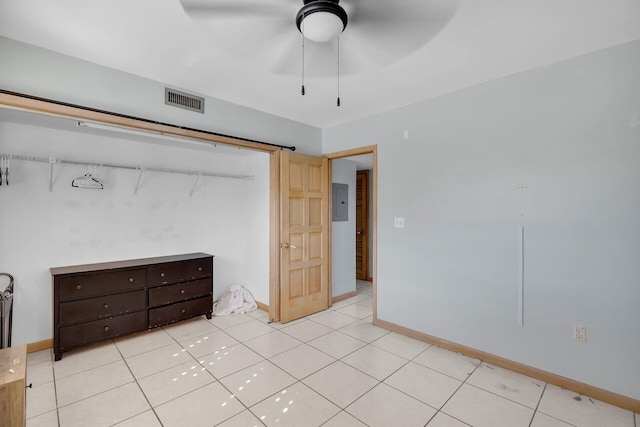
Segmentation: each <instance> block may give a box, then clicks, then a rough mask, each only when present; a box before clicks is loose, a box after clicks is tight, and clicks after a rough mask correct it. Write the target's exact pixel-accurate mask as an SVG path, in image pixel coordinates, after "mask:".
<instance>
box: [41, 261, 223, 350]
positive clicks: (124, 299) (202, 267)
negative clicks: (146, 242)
mask: <svg viewBox="0 0 640 427" xmlns="http://www.w3.org/2000/svg"><path fill="white" fill-rule="evenodd" d="M51 277H52V281H53V351H54V354H55V360H60V359H61V358H62V353H64V352H65V351H69V350H71V349H73V348H76V347H79V346H83V345H86V344H91V343H95V342H98V341H103V340H108V339H111V338H116V337H120V336H123V335H128V334H132V333H135V332H140V331H144V330H147V329H150V328H155V327H158V326H162V325H166V324H169V323H173V322H177V321H180V320H184V319H188V318H191V317H195V316H201V315H203V314H204V315H206V316H207V318H208V319H211V315H212V304H213V255H209V254H205V253H193V254H184V255H174V256H166V257H157V258H144V259H135V260H127V261H117V262H106V263H100V264H85V265H76V266H69V267H57V268H52V269H51Z"/></svg>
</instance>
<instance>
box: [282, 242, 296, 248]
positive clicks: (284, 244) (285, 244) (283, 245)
mask: <svg viewBox="0 0 640 427" xmlns="http://www.w3.org/2000/svg"><path fill="white" fill-rule="evenodd" d="M280 247H281V248H282V249H289V248H291V249H296V248H297V246H296V245H290V244H288V243H280Z"/></svg>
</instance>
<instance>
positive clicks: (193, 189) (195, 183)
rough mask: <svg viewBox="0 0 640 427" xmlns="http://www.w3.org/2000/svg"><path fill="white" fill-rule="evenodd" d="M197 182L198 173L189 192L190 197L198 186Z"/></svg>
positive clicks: (198, 179)
mask: <svg viewBox="0 0 640 427" xmlns="http://www.w3.org/2000/svg"><path fill="white" fill-rule="evenodd" d="M198 181H200V174H199V173H198V174H197V175H196V180H195V182H194V183H193V187H191V192H190V193H189V196H190V197H193V193H195V192H196V186H197V185H198Z"/></svg>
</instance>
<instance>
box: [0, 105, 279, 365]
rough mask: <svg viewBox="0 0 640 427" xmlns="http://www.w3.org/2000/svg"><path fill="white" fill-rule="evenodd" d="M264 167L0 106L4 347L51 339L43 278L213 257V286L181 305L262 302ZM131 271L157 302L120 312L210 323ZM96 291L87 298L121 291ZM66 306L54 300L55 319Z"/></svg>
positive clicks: (234, 155) (260, 155)
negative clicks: (7, 300)
mask: <svg viewBox="0 0 640 427" xmlns="http://www.w3.org/2000/svg"><path fill="white" fill-rule="evenodd" d="M269 161H270V155H269V154H268V153H265V152H258V151H251V150H248V149H240V148H238V147H232V146H229V145H220V144H212V143H203V142H202V141H198V140H190V139H187V138H174V137H170V136H167V135H163V134H162V133H147V132H139V131H133V132H132V131H131V130H130V129H126V128H122V127H113V126H95V127H94V126H87V125H86V124H84V122H80V121H78V120H74V119H70V118H65V117H54V116H50V115H43V114H38V113H34V112H26V111H19V110H15V109H8V108H2V107H0V170H1V171H2V185H1V186H0V236H1V238H0V271H8V272H11V274H12V275H13V276H14V277H15V295H14V304H13V310H14V312H13V341H14V342H15V343H16V344H21V343H38V342H44V341H47V340H51V339H52V338H53V335H54V326H55V327H56V328H58V329H56V331H57V332H58V333H59V332H60V329H59V328H60V327H61V326H60V325H59V324H58V325H54V309H53V308H52V307H54V304H53V302H54V287H53V286H52V274H51V272H52V271H57V272H60V271H61V270H56V269H58V268H60V267H64V266H77V265H86V264H95V263H98V264H100V263H112V262H120V261H126V260H135V259H148V258H155V257H167V256H173V255H176V254H194V253H203V254H211V255H214V256H215V269H212V270H211V271H210V272H209V274H210V282H207V286H204V285H202V286H200V287H198V288H197V289H195V288H189V292H191V291H193V292H195V294H193V295H191V294H190V297H189V298H187V299H189V300H190V301H196V300H197V301H200V299H202V298H206V299H207V300H210V299H216V298H217V297H219V296H220V295H222V294H223V293H225V292H226V291H227V290H228V289H229V287H230V286H231V285H234V284H240V285H242V286H244V287H246V288H247V289H249V290H250V291H251V292H252V294H253V295H254V296H255V298H256V300H258V301H260V302H264V303H267V304H268V302H269ZM159 259H163V258H159ZM164 259H166V258H164ZM185 262H186V261H185ZM207 265H208V264H207ZM248 266H251V268H247V267H248ZM140 268H141V269H142V270H141V271H143V273H144V274H142V276H140V281H141V282H139V281H137V279H136V278H134V281H136V282H137V283H142V287H141V289H143V290H144V289H150V288H157V289H156V291H155V293H156V294H155V295H151V294H152V293H153V292H151V293H149V294H146V293H145V294H144V298H142V299H144V300H145V302H144V304H143V305H142V306H141V307H138V306H136V307H133V308H131V307H128V306H127V307H124V308H123V310H124V311H123V313H125V312H127V310H128V311H130V312H132V313H135V312H141V311H142V312H144V313H145V316H147V315H148V314H149V313H150V312H151V311H152V310H153V309H156V311H154V312H153V313H155V314H157V315H158V316H159V317H158V319H157V320H158V321H157V322H156V323H158V325H160V324H163V323H169V322H172V321H173V318H174V317H177V318H181V316H182V317H188V315H187V314H185V313H186V312H185V313H181V312H180V310H181V309H184V310H187V309H189V310H190V309H191V308H194V309H195V311H194V312H193V313H195V312H196V311H197V312H198V313H197V314H193V313H191V314H193V315H200V314H208V310H200V308H201V307H200V305H198V303H197V302H191V303H189V304H187V305H185V306H184V307H181V306H180V307H179V304H177V303H180V304H181V303H182V298H181V297H180V296H179V295H178V296H177V297H176V298H174V299H171V298H170V301H169V300H167V301H164V300H162V301H160V302H158V301H159V300H157V301H156V300H154V298H156V297H157V298H160V299H162V298H163V295H164V294H166V293H167V292H169V293H171V290H172V289H173V288H171V289H160V288H161V287H162V282H159V283H158V284H155V285H153V286H151V284H149V283H147V282H148V281H149V280H150V275H149V274H150V273H149V271H151V270H152V267H149V266H142V267H140ZM51 269H53V270H51ZM136 271H137V270H136ZM82 274H89V273H88V272H84V273H82ZM82 274H80V275H82ZM125 275H126V274H125ZM131 277H133V276H131ZM128 278H129V276H127V277H126V278H125V279H127V280H128ZM189 280H191V279H189ZM207 280H209V279H207ZM125 282H126V280H125ZM54 283H56V282H55V281H54ZM58 283H60V282H58ZM126 283H127V284H129V285H130V283H128V282H126ZM176 283H177V282H176ZM76 285H77V283H74V286H76ZM201 288H202V289H201ZM204 288H207V289H204ZM74 289H75V288H74ZM175 289H176V290H177V292H179V291H180V289H178V288H175ZM99 291H100V292H99V293H98V294H97V295H92V296H91V298H93V297H98V296H101V297H105V296H108V295H111V294H118V293H119V292H120V291H113V292H112V291H111V290H109V289H101V290H99ZM144 292H150V291H148V290H144ZM134 293H135V292H134ZM196 294H197V295H196ZM60 295H62V294H60ZM132 295H133V294H132ZM136 295H137V294H136ZM165 296H166V295H165ZM67 297H69V298H71V299H68V298H67ZM65 298H67V299H68V301H65ZM83 298H84V297H83ZM73 299H74V298H73V297H70V296H69V295H67V296H66V297H61V298H58V299H57V300H56V301H57V304H58V305H56V306H55V307H56V308H55V310H58V309H59V308H60V305H61V303H62V302H72V300H73ZM111 299H113V295H111ZM116 299H117V298H116ZM142 299H141V301H142ZM114 301H115V300H114ZM152 301H155V302H157V304H155V303H154V304H155V305H154V307H150V306H149V304H150V303H151V302H152ZM89 302H91V301H89ZM104 304H107V305H108V304H109V303H103V305H104ZM127 304H128V303H127ZM175 304H177V305H175ZM125 305H126V304H125ZM134 305H135V304H134ZM174 305H175V307H173V306H174ZM163 307H164V308H163ZM167 307H169V308H167ZM176 307H177V308H176ZM158 308H163V309H162V310H158ZM174 308H176V309H177V310H178V311H177V312H176V313H173V311H172V310H173V309H174ZM209 309H210V307H209ZM107 311H108V310H107ZM169 312H171V313H169ZM167 313H169V314H167ZM155 314H154V315H155ZM174 314H175V316H174ZM58 315H59V313H57V314H56V316H58ZM125 315H128V314H125ZM167 316H168V317H167ZM147 319H148V317H145V321H144V322H142V323H140V325H141V327H143V329H144V328H147V327H149V326H150V325H149V324H148V323H147ZM93 320H95V319H82V320H81V321H80V322H85V321H93ZM74 321H75V320H74ZM69 325H70V323H69V322H68V321H67V323H65V327H66V326H69ZM106 326H107V327H108V328H109V330H108V331H107V332H105V333H106V335H105V336H109V332H113V329H112V328H111V326H109V325H106ZM99 327H101V328H102V329H103V332H104V327H105V325H99ZM125 332H127V333H129V332H131V331H129V330H127V331H125ZM105 333H103V335H104V334H105ZM61 336H62V335H61ZM82 344H84V342H81V343H76V342H72V343H71V347H73V346H76V345H82ZM62 351H66V350H63V349H61V348H59V349H58V350H56V356H57V357H58V355H61V352H62Z"/></svg>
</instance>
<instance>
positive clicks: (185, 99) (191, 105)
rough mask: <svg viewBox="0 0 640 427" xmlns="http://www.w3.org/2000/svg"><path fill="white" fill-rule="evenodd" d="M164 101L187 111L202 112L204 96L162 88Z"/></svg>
mask: <svg viewBox="0 0 640 427" xmlns="http://www.w3.org/2000/svg"><path fill="white" fill-rule="evenodd" d="M164 103H165V104H166V105H172V106H174V107H179V108H184V109H185V110H189V111H196V112H198V113H204V98H201V97H199V96H194V95H190V94H188V93H184V92H180V91H179V90H175V89H169V88H168V87H166V88H164Z"/></svg>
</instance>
